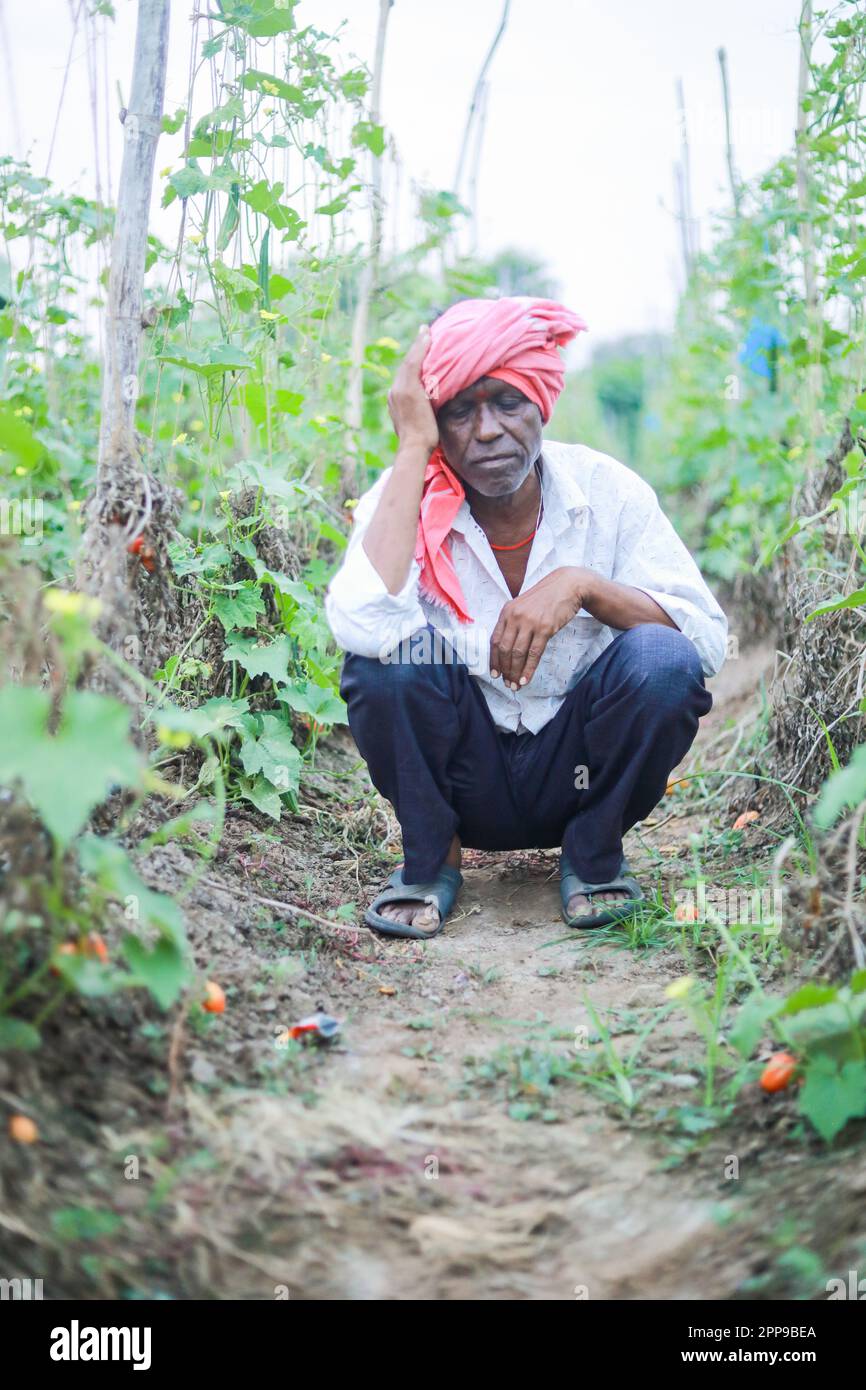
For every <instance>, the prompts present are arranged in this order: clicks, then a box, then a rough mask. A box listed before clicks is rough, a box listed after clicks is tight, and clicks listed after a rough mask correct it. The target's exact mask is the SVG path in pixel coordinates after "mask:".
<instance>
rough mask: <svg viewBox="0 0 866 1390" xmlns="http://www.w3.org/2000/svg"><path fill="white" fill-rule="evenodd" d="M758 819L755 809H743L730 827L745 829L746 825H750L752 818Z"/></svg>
mask: <svg viewBox="0 0 866 1390" xmlns="http://www.w3.org/2000/svg"><path fill="white" fill-rule="evenodd" d="M759 819H760V817H759V815H758V813H757V811H743V813H742V814H741V815H739V816H737V819H736V820H735V821H734V823H733V825H732V826H731V829H732V830H745V828H746V826H747V825H751V823H752V821H753V820H759Z"/></svg>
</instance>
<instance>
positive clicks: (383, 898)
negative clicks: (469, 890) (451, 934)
mask: <svg viewBox="0 0 866 1390" xmlns="http://www.w3.org/2000/svg"><path fill="white" fill-rule="evenodd" d="M388 883H389V885H390V886H389V887H388V888H386V889H385V890H384V891H383V892H382V893H380V894H379V896H378V897H377V898H374V900H373V902H372V904H371V905H370V907H368V908H367V911H366V912H365V913H364V921H365V922H366V923H367V926H368V927H372V928H373V930H374V931H377V932H381V933H382V935H383V936H410V937H414V938H415V939H416V940H421V941H426V940H428V939H432V938H433V937H434V936H438V935H439V933H440V932H441V930H442V928H443V927H444V925H445V919H446V917H447V916H448V914H449V913H450V911H451V909H452V907H453V906H454V903H455V901H456V899H457V894H458V893H459V892H460V889H461V888H462V886H463V875H462V874H461V872H460V870H459V869H452V868H451V866H450V865H449V864H443V866H442V868H441V869H440V870H439V872H438V874H437V875H436V877H435V878H434V879H433V881H432V882H431V883H406V882H405V881H404V879H403V870H402V869H395V870H394V872H393V874H392V875H391V877H390V878H389V879H388ZM413 901H414V902H420V903H431V904H432V905H433V906H434V907H435V908H436V910H437V911H438V913H439V925H438V927H435V928H434V930H433V931H421V929H420V928H419V927H412V926H408V925H407V924H406V923H403V922H392V921H391V919H390V918H388V917H383V916H382V915H381V913H380V912H379V911H378V909H379V908H380V907H384V906H385V904H386V903H396V902H413Z"/></svg>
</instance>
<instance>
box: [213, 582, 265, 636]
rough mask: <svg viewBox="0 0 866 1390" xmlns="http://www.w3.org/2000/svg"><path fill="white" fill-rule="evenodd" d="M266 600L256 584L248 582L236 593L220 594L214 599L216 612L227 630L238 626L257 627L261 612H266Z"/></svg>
mask: <svg viewBox="0 0 866 1390" xmlns="http://www.w3.org/2000/svg"><path fill="white" fill-rule="evenodd" d="M264 611H265V601H264V599H263V598H262V594H261V590H260V589H259V588H258V586H257V585H256V584H253V583H249V584H246V585H245V586H244V587H243V588H242V589H237V590H235V592H234V593H225V594H220V595H219V596H218V597H217V598H216V600H215V601H214V612H215V613H216V615H217V617H218V618H219V620H220V622H221V623H222V625H223V627H224V629H225V631H226V632H233V631H235V630H236V629H237V628H242V627H255V625H256V618H257V615H258V614H259V613H264Z"/></svg>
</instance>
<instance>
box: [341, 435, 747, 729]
mask: <svg viewBox="0 0 866 1390" xmlns="http://www.w3.org/2000/svg"><path fill="white" fill-rule="evenodd" d="M390 472H391V470H390V469H386V470H385V472H384V473H383V474H382V476H381V478H379V479H377V481H376V483H375V484H374V485H373V487H371V488H370V490H369V491H368V492H365V493H364V496H363V497H362V498H361V499H360V501H359V503H358V506H357V508H356V510H355V521H354V526H353V529H352V535H351V538H350V541H349V546H348V549H347V551H346V555H345V558H344V560H343V564H342V566H341V568H340V569H339V570H338V572H337V574H335V576H334V578H333V579H332V580H331V583H330V586H329V588H328V593H327V597H326V600H325V611H326V613H327V617H328V622H329V623H330V626H331V631H332V632H333V634H334V637H335V638H336V640H337V642H338V643H339V645H340V646H341V647H343V648H345V650H346V651H349V652H355V653H357V654H358V655H359V656H368V657H379V658H380V660H384V661H387V660H389V659H390V660H398V659H404V660H405V659H406V658H407V655H408V659H410V660H412V659H414V660H417V661H422V660H425V659H427V660H429V659H430V656H429V649H430V648H432V647H433V646H434V645H435V646H436V647H439V648H440V650H447V648H445V647H444V646H443V644H440V642H439V639H438V638H436V639H433V640H431V635H430V633H428V632H426V631H423V632H422V631H421V630H422V629H426V627H427V625H428V624H430V625H431V626H432V627H433V628H435V629H437V631H438V632H441V633H442V634H443V636H444V638H445V642H447V643H448V644H450V645H451V646H452V647H453V648H454V649H455V651H456V652H457V654H458V656H459V658H460V660H462V661H465V662H466V664H467V665H468V667H469V669H470V671H471V672H472V674H473V676H475V677H476V679H477V680H478V682H479V684H480V686H481V690H482V692H483V694H484V698H485V699H486V701H487V704H488V707H489V709H490V712H491V714H492V716H493V720H494V723H495V724H496V726H497V727H498V728H500V729H503V730H509V731H516V732H521V733H522V732H525V731H529V732H531V733H537V732H538V730H539V729H541V728H543V727H544V725H545V724H546V723H547V722H548V721H549V720H550V719H552V718H553V716H554V715H555V714H556V711H557V710H558V709H559V707H560V705H561V704H562V701H563V699H564V698H565V695H566V693H567V692H568V691H569V690H570V689H571V688H572V687H573V686H574V685H575V684H576V683H577V681H578V680H579V679H580V677H581V676H582V675H583V673H584V672H585V671H586V670H587V669H588V668H589V667H590V666H591V665H592V663H593V662H594V661H595V660H596V658H597V657H598V656H600V655H601V653H602V652H603V651H604V649H605V647H607V646H609V644H610V643H611V642H612V641H613V640H614V638H615V637H616V635H617V632H616V630H615V629H613V628H610V627H607V626H606V625H605V624H604V623H601V622H599V621H598V619H597V618H594V617H592V615H591V614H589V613H587V612H586V610H585V609H581V610H580V612H579V613H578V614H577V616H576V617H574V618H572V620H571V622H570V623H567V624H566V626H565V627H563V628H561V629H560V631H559V632H557V633H556V634H555V635H554V636H553V637H552V638H551V639H550V641H549V642H548V644H547V647H546V648H545V651H544V654H543V656H542V657H541V660H540V661H539V664H538V668H537V670H536V672H535V675H534V676H533V677H532V680H531V681H530V682H529V684H528V685H526V686H524V687H523V688H522V689H520V690H517V691H512V690H507V689H506V687H505V684H504V682H503V680H502V677H501V676H499V677H497V679H496V680H491V677H490V637H491V634H492V632H493V629H494V627H495V626H496V622H497V620H498V618H499V614H500V612H501V610H502V607H503V605H504V604H506V603H508V602H509V601H510V599H511V593H510V592H509V589H508V585H507V584H506V582H505V578H504V576H503V574H502V571H501V570H500V568H499V565H498V564H497V562H496V558H495V556H494V554H493V551H492V550H491V549H490V545H489V543H488V540H487V537H486V536H485V534H484V532H483V531H482V529H481V527H480V526H479V525H478V523H477V522H476V521H475V519H474V517H473V516H472V513H471V512H470V510H469V503H468V502H467V501H465V500H464V502H463V505H462V506H461V508H460V510H459V511H458V513H457V516H456V518H455V520H454V525H453V527H452V530H451V536H450V541H451V557H452V560H453V562H454V568H455V569H456V571H457V575H458V577H459V579H460V585H461V588H462V589H463V593H464V596H465V598H466V603H467V606H468V610H469V612H470V613H471V615H472V618H473V620H474V621H473V622H472V623H469V624H464V623H461V622H460V621H459V619H458V618H456V617H455V616H454V615H453V614H452V613H451V612H450V611H449V610H446V609H444V608H442V607H440V606H438V605H437V604H434V603H431V602H429V601H428V600H427V599H426V598H424V597H422V596H421V595H420V594H419V591H418V576H419V573H420V568H419V566H418V564H417V562H416V561H414V560H413V562H412V567H411V570H410V573H409V577H408V579H407V580H406V583H405V584H404V586H403V588H402V589H401V590H400V592H399V593H398V594H389V593H388V590H387V588H386V587H385V584H384V582H383V580H382V579H381V577H380V575H379V573H378V571H377V570H376V569H375V568H374V567H373V564H372V562H371V561H370V559H369V557H368V555H367V552H366V551H365V549H364V547H363V545H362V544H361V542H362V540H363V537H364V532H365V531H366V529H367V527H368V525H369V523H370V520H371V518H372V516H373V514H374V512H375V510H376V507H377V505H378V501H379V498H380V496H381V493H382V489H383V488H384V486H385V483H386V481H387V478H388V476H389V474H390ZM541 473H542V479H541V486H542V493H543V498H544V511H543V516H542V519H541V524H540V526H539V528H538V531H537V533H536V536H535V539H534V541H533V542H532V549H531V550H530V553H529V561H528V564H527V567H526V575H525V578H524V580H523V584H522V586H521V589H520V592H521V593H525V592H526V590H527V589H530V588H532V586H533V585H534V584H537V583H538V581H539V580H540V579H543V578H544V577H545V575H548V574H550V573H551V571H553V570H555V569H559V568H560V567H561V566H563V565H582V566H585V567H587V568H589V569H591V570H594V571H595V573H596V574H600V575H603V576H604V577H605V578H606V579H614V580H617V581H618V582H619V583H620V584H628V585H631V586H632V587H634V588H636V589H641V590H642V591H643V592H644V593H645V594H649V596H650V598H653V599H655V601H656V603H657V604H659V606H660V607H661V608H663V609H664V610H665V612H666V613H668V614H669V615H670V617H671V618H673V620H674V622H675V623H676V625H677V627H678V628H679V629H680V631H681V632H683V633H685V635H686V636H687V637H690V638H691V640H692V641H693V642H694V644H695V646H696V648H697V650H698V654H699V656H700V658H701V662H702V664H703V668H704V673H705V674H706V675H714V674H715V673H716V671H718V669H719V667H720V666H721V665H722V662H723V661H724V658H725V645H726V638H727V620H726V618H725V615H724V613H723V612H722V610H721V608H720V607H719V605H718V604H717V603H716V600H715V599H714V598H713V596H712V594H711V593H710V591H709V589H708V588H707V586H706V584H705V583H704V580H703V579H702V577H701V574H700V571H699V570H698V567H697V565H696V564H695V562H694V560H693V559H692V557H691V555H690V554H689V552H688V550H687V549H686V547H685V545H684V544H683V542H682V541H681V540H680V538H679V536H678V535H677V533H676V531H675V530H674V528H673V526H672V525H671V523H670V522H669V521H668V519H667V517H666V516H665V515H664V513H663V512H662V510H661V508H660V507H659V504H658V499H657V498H656V495H655V493H654V492H653V490H652V488H651V487H650V486H649V485H648V484H647V483H645V482H644V481H643V479H642V478H639V477H638V475H637V474H636V473H634V472H632V470H631V469H630V468H626V466H625V465H624V464H622V463H618V462H617V461H616V459H613V458H610V457H609V456H608V455H607V454H600V453H598V452H597V451H596V450H595V449H589V448H587V447H586V446H585V445H583V444H554V443H551V442H550V441H548V440H545V442H544V446H543V452H542V470H541ZM413 633H414V634H416V636H415V637H414V638H413V637H412V634H413ZM425 643H426V646H427V649H428V653H427V654H426V656H425ZM401 644H402V645H401ZM446 659H447V658H446Z"/></svg>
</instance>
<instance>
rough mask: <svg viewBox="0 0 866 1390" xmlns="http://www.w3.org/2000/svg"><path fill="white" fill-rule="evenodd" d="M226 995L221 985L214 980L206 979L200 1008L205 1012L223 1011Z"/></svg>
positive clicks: (217, 1012) (219, 1012)
mask: <svg viewBox="0 0 866 1390" xmlns="http://www.w3.org/2000/svg"><path fill="white" fill-rule="evenodd" d="M225 1007H226V995H225V990H224V989H223V988H222V985H218V984H217V982H216V980H208V981H207V982H206V984H205V987H204V1000H203V1001H202V1008H203V1009H204V1011H205V1013H207V1014H221V1013H225Z"/></svg>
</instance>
